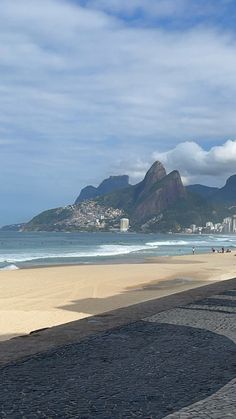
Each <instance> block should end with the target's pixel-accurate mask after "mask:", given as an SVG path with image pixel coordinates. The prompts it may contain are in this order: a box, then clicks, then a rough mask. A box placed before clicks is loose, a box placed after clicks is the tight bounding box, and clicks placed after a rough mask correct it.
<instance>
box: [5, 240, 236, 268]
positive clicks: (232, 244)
mask: <svg viewBox="0 0 236 419" xmlns="http://www.w3.org/2000/svg"><path fill="white" fill-rule="evenodd" d="M193 246H194V247H195V249H196V253H207V252H208V253H209V252H211V248H212V247H215V248H216V249H219V250H220V249H221V247H222V246H224V247H225V248H231V249H233V248H236V235H180V234H136V233H18V232H0V270H14V269H21V268H30V267H42V266H53V265H74V264H97V263H139V262H142V261H144V260H145V259H146V258H149V257H153V256H173V255H188V254H191V253H192V247H193Z"/></svg>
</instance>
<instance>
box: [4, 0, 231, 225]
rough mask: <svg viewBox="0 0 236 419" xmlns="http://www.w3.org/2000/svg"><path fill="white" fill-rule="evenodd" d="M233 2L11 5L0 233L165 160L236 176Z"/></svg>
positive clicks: (27, 0)
mask: <svg viewBox="0 0 236 419" xmlns="http://www.w3.org/2000/svg"><path fill="white" fill-rule="evenodd" d="M235 18H236V4H235V1H234V0H217V1H216V0H129V1H127V0H41V1H40V2H39V1H38V0H1V4H0V41H1V42H0V180H1V181H0V196H1V205H0V225H4V224H10V223H17V222H24V221H27V220H29V219H30V218H32V217H33V216H34V215H36V214H37V213H39V212H40V211H42V210H44V209H48V208H54V207H58V206H64V205H67V204H71V203H73V202H74V200H75V199H76V197H77V196H78V194H79V192H80V189H81V188H82V187H84V186H86V185H88V184H93V185H95V186H96V185H98V184H99V183H100V182H101V181H102V180H103V179H104V178H106V177H108V176H109V175H117V174H128V175H129V176H130V180H131V183H136V182H138V181H139V180H140V179H141V178H142V177H143V176H144V174H145V171H146V170H147V169H148V167H149V166H150V165H151V164H152V163H153V162H154V161H155V160H160V161H162V162H163V163H164V164H165V166H166V168H167V170H168V171H171V170H173V169H178V170H180V173H181V175H182V177H183V180H184V182H185V183H186V184H187V183H188V184H190V183H204V184H207V185H212V186H223V184H224V183H225V180H226V178H227V177H228V176H230V175H232V174H235V173H236V142H235V140H236V117H235V113H236V29H235V28H236V27H235Z"/></svg>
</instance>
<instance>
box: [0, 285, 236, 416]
mask: <svg viewBox="0 0 236 419" xmlns="http://www.w3.org/2000/svg"><path fill="white" fill-rule="evenodd" d="M235 344H236V279H233V280H230V281H224V282H221V283H217V284H212V285H210V286H206V287H201V288H198V289H195V290H191V291H187V292H183V293H180V294H176V295H175V296H170V297H165V298H162V299H159V300H154V301H150V302H147V303H143V304H139V305H137V306H133V307H128V308H125V309H120V310H116V311H114V312H110V313H108V314H106V315H101V316H95V317H93V318H90V319H83V320H82V321H77V322H73V323H71V324H68V325H64V326H59V327H56V328H52V329H48V330H45V331H41V332H40V331H39V332H36V333H34V334H32V335H30V336H29V337H24V338H23V337H21V338H15V339H13V340H10V341H8V342H3V343H1V344H0V377H1V378H0V417H1V418H13V419H14V418H24V419H34V418H78V419H85V418H101V419H112V418H115V419H118V418H125V419H129V418H146V419H148V418H154V419H159V418H168V419H177V418H178V419H186V418H194V419H203V418H204V419H205V418H212V419H216V418H217V419H225V418H236V345H235Z"/></svg>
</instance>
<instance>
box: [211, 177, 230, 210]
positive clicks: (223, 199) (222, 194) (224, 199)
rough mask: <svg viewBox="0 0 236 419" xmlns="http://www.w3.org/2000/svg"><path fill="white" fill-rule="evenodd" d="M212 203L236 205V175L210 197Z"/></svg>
mask: <svg viewBox="0 0 236 419" xmlns="http://www.w3.org/2000/svg"><path fill="white" fill-rule="evenodd" d="M210 199H211V201H212V202H215V203H218V204H223V205H236V175H233V176H231V177H230V178H229V179H227V181H226V184H225V186H223V188H221V189H219V190H218V191H217V192H216V193H215V194H214V195H212V196H211V197H210Z"/></svg>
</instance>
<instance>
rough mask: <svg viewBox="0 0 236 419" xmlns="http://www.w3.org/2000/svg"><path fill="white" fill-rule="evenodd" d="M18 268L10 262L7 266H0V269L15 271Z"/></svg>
mask: <svg viewBox="0 0 236 419" xmlns="http://www.w3.org/2000/svg"><path fill="white" fill-rule="evenodd" d="M17 269H19V268H18V266H16V265H14V264H11V265H8V266H4V267H3V268H0V271H16V270H17Z"/></svg>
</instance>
